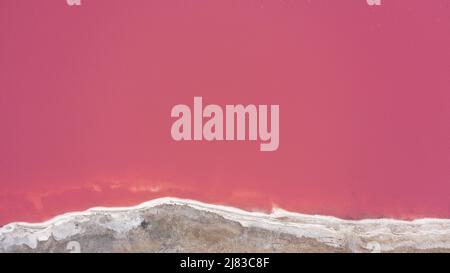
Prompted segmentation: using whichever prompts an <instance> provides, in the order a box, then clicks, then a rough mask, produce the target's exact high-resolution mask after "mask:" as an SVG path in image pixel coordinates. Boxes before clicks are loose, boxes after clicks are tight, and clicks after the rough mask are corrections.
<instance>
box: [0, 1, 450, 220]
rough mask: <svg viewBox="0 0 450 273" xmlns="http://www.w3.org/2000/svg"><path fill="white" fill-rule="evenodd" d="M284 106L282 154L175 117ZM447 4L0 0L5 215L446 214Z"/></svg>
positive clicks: (1, 204)
mask: <svg viewBox="0 0 450 273" xmlns="http://www.w3.org/2000/svg"><path fill="white" fill-rule="evenodd" d="M194 96H202V97H203V100H204V103H205V104H209V103H216V104H219V105H225V104H239V103H241V104H279V105H280V147H279V149H278V150H277V151H275V152H265V153H263V152H260V151H259V143H258V142H174V141H173V140H172V138H171V136H170V127H171V125H172V122H173V120H172V119H171V118H170V109H171V108H172V106H174V105H176V104H180V103H183V104H189V105H192V102H193V97H194ZM449 120H450V1H446V0H435V1H424V0H420V1H419V0H411V1H400V0H398V1H395V0H391V1H389V0H383V1H382V6H379V7H373V6H372V7H371V6H368V5H367V4H366V1H364V0H361V1H324V0H311V1H307V0H301V1H287V0H284V1H283V0H274V1H269V0H254V1H251V0H250V1H221V0H220V1H185V0H183V1H175V0H170V1H151V0H133V1H118V0H83V1H82V5H81V6H76V7H75V6H72V7H70V6H67V5H66V2H65V1H64V0H52V1H28V0H14V1H6V0H1V1H0V128H1V129H0V224H5V223H7V222H11V221H19V220H20V221H40V220H43V219H46V218H49V217H51V216H53V215H56V214H59V213H62V212H66V211H73V210H82V209H86V208H89V207H92V206H98V205H104V206H123V205H131V204H137V203H139V202H142V201H146V200H149V199H152V198H156V197H160V196H176V197H184V198H192V199H198V200H201V201H206V202H212V203H220V204H228V205H234V206H239V207H243V208H246V209H262V210H269V209H270V207H271V206H272V205H273V204H275V205H277V206H281V207H283V208H285V209H288V210H294V211H300V212H304V213H319V214H332V215H336V216H340V217H347V218H362V217H380V216H388V217H398V218H412V217H423V216H429V217H450V167H449V166H450V124H449Z"/></svg>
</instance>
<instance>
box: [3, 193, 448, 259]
mask: <svg viewBox="0 0 450 273" xmlns="http://www.w3.org/2000/svg"><path fill="white" fill-rule="evenodd" d="M0 252H450V220H448V219H419V220H414V221H399V220H392V219H374V220H372V219H370V220H358V221H350V220H343V219H338V218H335V217H329V216H315V215H304V214H299V213H292V212H287V211H283V210H280V209H275V210H274V211H273V212H272V213H271V214H265V213H259V212H248V211H243V210H240V209H236V208H231V207H225V206H217V205H210V204H205V203H201V202H197V201H191V200H182V199H176V198H161V199H155V200H153V201H150V202H146V203H143V204H141V205H139V206H136V207H129V208H93V209H90V210H87V211H84V212H77V213H68V214H64V215H61V216H58V217H56V218H54V219H52V220H49V221H47V222H44V223H40V224H29V223H11V224H8V225H6V226H3V227H2V228H0Z"/></svg>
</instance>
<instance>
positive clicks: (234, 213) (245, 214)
mask: <svg viewBox="0 0 450 273" xmlns="http://www.w3.org/2000/svg"><path fill="white" fill-rule="evenodd" d="M159 205H186V206H190V207H192V208H195V209H199V210H203V211H209V212H215V213H218V214H221V215H224V214H225V215H226V216H229V217H230V216H231V217H230V218H233V219H235V220H236V219H239V218H241V220H242V218H246V219H248V218H250V219H252V220H256V219H259V220H261V218H264V219H266V220H269V221H270V222H272V221H280V219H279V218H281V217H288V218H292V219H287V220H289V221H290V222H291V221H292V220H299V221H300V220H302V221H305V220H311V221H317V220H322V221H326V222H334V223H345V224H414V225H415V224H425V223H426V224H430V223H436V224H444V223H449V224H450V219H443V218H420V219H415V220H409V221H408V220H399V219H392V218H379V219H361V220H346V219H341V218H337V217H334V216H326V215H310V214H302V213H297V212H290V211H286V210H283V209H279V208H275V209H273V210H272V212H271V213H263V212H253V211H246V210H242V209H239V208H235V207H230V206H224V205H214V204H207V203H203V202H200V201H196V200H190V199H181V198H176V197H162V198H157V199H153V200H150V201H146V202H144V203H141V204H139V205H136V206H130V207H93V208H90V209H87V210H85V211H79V212H67V213H64V214H61V215H58V216H55V217H53V218H51V219H49V220H47V221H44V222H40V223H29V222H12V223H9V224H6V225H4V226H3V227H2V228H0V234H1V233H2V231H4V230H5V229H6V230H8V231H9V230H11V228H12V227H14V226H20V227H25V228H45V227H48V226H50V225H55V224H59V223H61V222H64V221H66V220H70V219H72V218H74V217H77V216H89V215H92V214H96V213H101V212H126V211H135V210H141V209H148V208H153V207H156V206H159ZM239 216H240V217H239ZM226 218H228V217H226ZM250 219H248V220H250Z"/></svg>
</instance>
